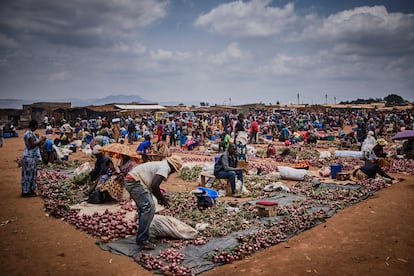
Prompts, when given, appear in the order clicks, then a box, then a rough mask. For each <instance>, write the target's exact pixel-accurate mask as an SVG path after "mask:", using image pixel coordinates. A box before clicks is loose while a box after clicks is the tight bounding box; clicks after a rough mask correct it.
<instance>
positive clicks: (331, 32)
mask: <svg viewBox="0 0 414 276" xmlns="http://www.w3.org/2000/svg"><path fill="white" fill-rule="evenodd" d="M302 38H303V39H306V40H308V39H310V40H313V41H316V40H318V41H320V42H321V43H324V42H325V43H326V42H332V43H341V44H342V46H341V47H342V49H343V50H344V53H346V52H348V53H351V52H354V53H355V52H359V53H361V54H364V55H378V54H392V53H396V52H398V53H401V52H402V53H407V52H411V53H412V52H413V50H414V47H413V44H414V14H402V13H389V12H388V11H387V10H386V8H385V7H384V6H374V7H358V8H355V9H351V10H345V11H342V12H339V13H336V14H333V15H331V16H329V17H327V18H325V19H319V20H314V21H313V24H308V25H307V26H306V28H305V29H304V30H303V37H302Z"/></svg>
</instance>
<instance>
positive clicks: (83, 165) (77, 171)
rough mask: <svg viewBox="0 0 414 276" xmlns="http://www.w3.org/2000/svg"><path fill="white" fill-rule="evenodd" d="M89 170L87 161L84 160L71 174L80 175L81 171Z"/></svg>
mask: <svg viewBox="0 0 414 276" xmlns="http://www.w3.org/2000/svg"><path fill="white" fill-rule="evenodd" d="M91 170H92V168H91V165H90V164H89V162H85V163H83V164H82V165H80V166H79V167H77V168H76V169H75V171H74V172H73V176H77V175H80V174H81V173H89V172H90V171H91Z"/></svg>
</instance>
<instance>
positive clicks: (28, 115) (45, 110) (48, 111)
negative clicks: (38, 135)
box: [20, 102, 72, 127]
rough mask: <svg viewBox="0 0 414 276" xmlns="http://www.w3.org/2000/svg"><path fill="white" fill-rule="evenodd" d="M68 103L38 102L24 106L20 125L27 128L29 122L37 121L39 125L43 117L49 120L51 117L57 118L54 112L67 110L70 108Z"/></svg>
mask: <svg viewBox="0 0 414 276" xmlns="http://www.w3.org/2000/svg"><path fill="white" fill-rule="evenodd" d="M71 105H72V104H71V103H70V102H38V103H32V104H24V105H23V110H22V114H21V116H20V125H21V126H22V127H27V126H28V125H29V122H30V120H37V121H38V122H39V123H41V122H42V121H43V119H44V118H45V116H48V117H49V119H50V118H52V117H55V118H56V116H59V114H57V113H56V112H55V110H57V109H63V110H66V109H69V108H71Z"/></svg>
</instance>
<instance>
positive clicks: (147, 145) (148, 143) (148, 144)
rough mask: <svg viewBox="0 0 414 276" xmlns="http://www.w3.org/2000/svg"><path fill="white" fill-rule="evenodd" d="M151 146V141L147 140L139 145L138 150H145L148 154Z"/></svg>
mask: <svg viewBox="0 0 414 276" xmlns="http://www.w3.org/2000/svg"><path fill="white" fill-rule="evenodd" d="M150 147H151V141H150V140H145V141H143V142H142V143H141V144H139V146H138V147H137V151H138V152H143V153H144V154H147V149H149V148H150Z"/></svg>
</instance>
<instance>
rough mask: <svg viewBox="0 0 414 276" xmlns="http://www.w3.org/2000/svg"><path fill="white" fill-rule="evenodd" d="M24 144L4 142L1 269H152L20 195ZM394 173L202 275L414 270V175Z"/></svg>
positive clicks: (7, 271)
mask: <svg viewBox="0 0 414 276" xmlns="http://www.w3.org/2000/svg"><path fill="white" fill-rule="evenodd" d="M22 150H23V142H22V138H21V135H20V137H19V138H10V139H5V142H4V146H3V148H1V149H0V210H1V211H0V235H1V240H0V271H1V272H0V273H1V275H153V274H152V273H150V272H148V271H146V270H145V269H143V268H142V267H141V266H140V265H139V264H137V263H135V262H134V261H133V260H132V259H131V258H128V257H125V256H118V255H115V254H112V253H109V252H107V251H103V250H101V249H100V248H99V247H98V246H97V245H96V244H95V239H94V238H92V237H90V236H88V235H86V234H84V233H82V232H80V231H78V230H76V229H75V227H73V226H71V225H69V224H66V223H65V222H63V221H61V220H59V219H56V218H53V217H49V216H47V215H46V214H45V213H44V211H43V201H42V199H41V198H39V197H36V198H21V197H20V191H21V188H20V173H21V171H20V168H18V167H17V164H16V163H15V162H14V160H15V159H16V158H17V157H18V156H20V155H21V153H22ZM81 154H83V153H81V152H78V153H75V154H73V155H71V157H70V158H71V159H73V158H83V157H82V156H81ZM394 176H397V177H403V178H404V179H405V180H404V181H402V182H399V183H397V184H393V185H392V186H391V187H388V188H386V189H383V190H382V191H380V192H378V193H377V194H376V195H375V196H373V197H371V198H369V199H367V200H365V201H363V202H361V203H358V204H357V205H354V206H352V207H349V208H346V209H345V210H342V211H340V212H339V213H337V214H335V215H334V216H333V217H332V218H330V219H328V220H327V221H326V223H324V224H321V225H319V226H317V227H314V228H312V229H311V230H308V231H305V232H304V233H302V234H300V235H298V236H295V237H293V238H291V239H290V240H289V241H288V242H286V243H281V244H279V245H276V246H273V247H271V248H268V249H266V250H263V251H261V252H259V253H256V254H254V255H252V256H249V257H247V258H246V259H244V260H242V261H238V262H234V263H232V264H228V265H223V266H221V267H218V268H216V269H213V270H210V271H208V272H206V273H203V274H202V275H205V276H207V275H238V276H239V275H414V176H413V175H394ZM172 182H174V178H172V179H171V180H169V182H168V183H167V186H168V185H170V186H171V185H172V184H171V183H172ZM174 188H175V189H178V188H183V187H182V185H179V186H174ZM186 188H189V189H191V188H192V187H191V185H190V187H186Z"/></svg>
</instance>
